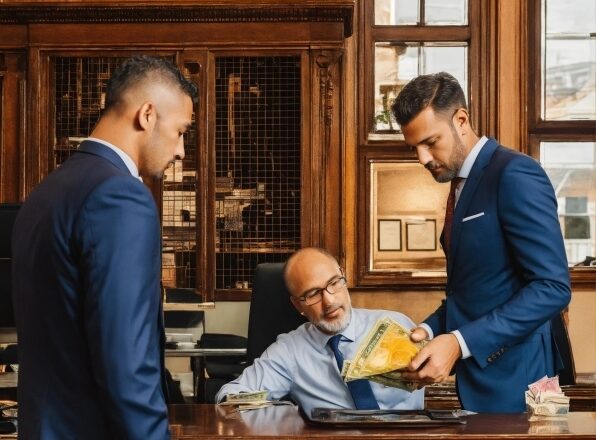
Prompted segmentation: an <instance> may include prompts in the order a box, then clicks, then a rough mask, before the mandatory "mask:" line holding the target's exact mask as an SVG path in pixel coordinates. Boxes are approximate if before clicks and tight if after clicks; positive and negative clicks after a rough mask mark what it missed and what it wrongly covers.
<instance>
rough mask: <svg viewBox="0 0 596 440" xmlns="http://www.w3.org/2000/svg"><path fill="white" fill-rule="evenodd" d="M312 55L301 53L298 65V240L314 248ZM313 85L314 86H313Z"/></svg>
mask: <svg viewBox="0 0 596 440" xmlns="http://www.w3.org/2000/svg"><path fill="white" fill-rule="evenodd" d="M311 57H312V54H311V52H310V51H307V50H305V51H303V52H302V56H301V60H300V61H301V65H300V77H301V80H302V90H301V99H300V101H301V102H302V106H303V107H302V120H301V124H302V127H301V133H302V150H301V157H300V161H301V164H300V165H301V169H300V175H301V176H302V182H301V185H300V194H301V198H300V215H301V216H302V220H301V225H300V238H301V243H302V246H304V247H307V246H314V245H316V242H317V241H316V237H315V229H316V228H314V224H313V221H314V218H315V212H317V209H315V208H314V206H313V203H312V200H311V199H310V197H311V194H313V187H314V186H315V179H316V177H315V176H316V173H315V170H313V168H312V164H313V163H316V161H314V160H313V157H314V154H315V153H314V152H313V140H314V134H313V131H314V128H313V127H312V124H311V121H312V120H313V111H312V108H313V96H315V95H314V88H315V87H317V86H316V84H317V83H316V81H315V80H314V78H312V77H311V71H312V65H311V64H312V62H311ZM313 84H315V85H313Z"/></svg>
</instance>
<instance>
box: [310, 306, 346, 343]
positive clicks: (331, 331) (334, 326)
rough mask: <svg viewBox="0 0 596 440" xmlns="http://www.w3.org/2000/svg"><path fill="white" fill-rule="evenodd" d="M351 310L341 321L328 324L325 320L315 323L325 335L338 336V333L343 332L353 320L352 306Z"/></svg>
mask: <svg viewBox="0 0 596 440" xmlns="http://www.w3.org/2000/svg"><path fill="white" fill-rule="evenodd" d="M348 307H349V309H348V310H347V311H346V313H344V316H343V318H342V319H340V320H339V321H333V322H327V321H325V320H323V319H321V320H320V321H318V322H317V323H315V326H316V327H317V328H318V329H319V330H321V331H322V332H323V333H326V334H328V335H336V334H338V333H341V332H343V331H344V330H345V329H346V328H347V327H348V325H350V321H351V320H352V306H351V305H350V304H348Z"/></svg>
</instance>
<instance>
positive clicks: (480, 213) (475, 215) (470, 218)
mask: <svg viewBox="0 0 596 440" xmlns="http://www.w3.org/2000/svg"><path fill="white" fill-rule="evenodd" d="M483 215H484V212H479V213H478V214H474V215H471V216H469V217H464V218H463V219H462V221H461V222H462V223H463V222H467V221H470V220H474V219H475V218H478V217H482V216H483Z"/></svg>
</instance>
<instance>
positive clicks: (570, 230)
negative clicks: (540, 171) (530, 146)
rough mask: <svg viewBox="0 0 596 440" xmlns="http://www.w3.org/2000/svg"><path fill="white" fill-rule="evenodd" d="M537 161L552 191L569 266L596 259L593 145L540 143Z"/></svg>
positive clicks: (595, 149) (595, 151)
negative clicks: (588, 258) (589, 258)
mask: <svg viewBox="0 0 596 440" xmlns="http://www.w3.org/2000/svg"><path fill="white" fill-rule="evenodd" d="M540 162H541V163H542V166H543V167H544V169H545V171H546V174H547V175H548V177H549V178H550V180H551V182H552V184H553V187H554V188H555V194H556V196H557V202H558V204H559V208H558V212H559V221H560V222H561V230H562V232H563V238H564V239H565V250H566V252H567V259H568V261H569V265H571V266H573V265H578V264H582V263H587V262H588V260H587V258H586V257H592V258H593V257H596V142H541V143H540ZM595 264H596V263H595Z"/></svg>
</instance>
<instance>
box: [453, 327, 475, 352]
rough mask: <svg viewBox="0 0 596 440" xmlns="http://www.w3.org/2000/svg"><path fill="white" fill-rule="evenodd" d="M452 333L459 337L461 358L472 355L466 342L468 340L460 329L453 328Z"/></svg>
mask: <svg viewBox="0 0 596 440" xmlns="http://www.w3.org/2000/svg"><path fill="white" fill-rule="evenodd" d="M451 334H452V335H453V336H455V337H456V338H457V342H458V343H459V348H461V359H467V358H469V357H470V356H472V353H470V349H469V348H468V344H466V341H465V339H464V337H463V336H462V335H461V333H460V332H459V330H453V331H452V332H451Z"/></svg>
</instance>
